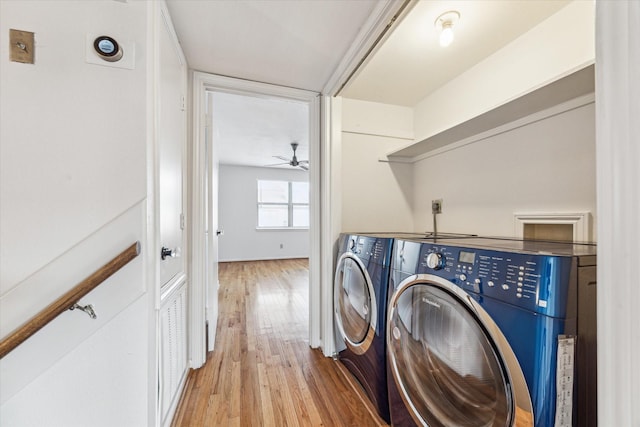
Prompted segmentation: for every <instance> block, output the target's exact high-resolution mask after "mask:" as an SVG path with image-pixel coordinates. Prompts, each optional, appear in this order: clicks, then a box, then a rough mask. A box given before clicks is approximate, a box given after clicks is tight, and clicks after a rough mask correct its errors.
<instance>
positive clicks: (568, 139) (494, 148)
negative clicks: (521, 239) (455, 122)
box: [413, 102, 596, 239]
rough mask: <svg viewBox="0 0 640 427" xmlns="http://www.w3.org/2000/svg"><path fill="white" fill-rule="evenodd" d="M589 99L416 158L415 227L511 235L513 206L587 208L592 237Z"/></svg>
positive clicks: (533, 209)
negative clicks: (434, 209) (437, 208)
mask: <svg viewBox="0 0 640 427" xmlns="http://www.w3.org/2000/svg"><path fill="white" fill-rule="evenodd" d="M595 167H596V166H595V111H594V104H593V102H590V103H588V104H587V105H584V106H582V107H579V108H576V109H573V110H570V111H566V112H564V113H561V114H558V115H555V116H552V117H549V118H546V119H544V120H541V121H538V122H534V123H531V124H529V125H526V126H523V127H520V128H516V129H513V130H510V131H508V132H505V133H501V134H498V135H495V136H492V137H489V138H486V139H481V140H479V141H477V142H475V143H472V144H469V145H466V146H463V147H459V148H455V149H451V150H449V151H446V150H441V152H440V153H439V154H434V155H433V156H432V157H429V158H427V159H424V160H422V161H419V162H417V163H415V170H414V177H413V179H414V183H415V184H414V196H413V198H414V205H415V210H414V215H415V217H414V218H415V226H416V230H420V231H422V230H424V229H427V230H431V229H432V228H433V226H432V223H433V217H432V214H431V200H433V199H443V209H442V214H440V215H438V230H439V231H445V232H462V233H476V234H482V235H493V236H514V235H515V228H514V227H515V222H514V217H513V214H514V213H525V212H533V213H542V212H548V213H550V212H554V213H562V212H565V213H566V212H591V213H592V214H593V215H594V217H593V220H594V221H592V224H591V235H590V236H589V237H590V238H591V239H593V238H595V231H594V228H595V227H594V225H593V223H594V222H595V212H596V195H595V170H596V169H595Z"/></svg>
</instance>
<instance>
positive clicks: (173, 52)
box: [155, 6, 188, 426]
mask: <svg viewBox="0 0 640 427" xmlns="http://www.w3.org/2000/svg"><path fill="white" fill-rule="evenodd" d="M158 21H159V22H158V25H157V53H158V62H157V74H156V76H157V86H156V90H157V106H156V108H157V109H158V110H157V113H156V120H157V121H156V132H157V134H156V137H157V153H156V155H157V173H158V175H157V183H158V187H157V191H156V193H155V194H156V195H157V208H158V216H157V221H158V234H157V238H158V246H160V247H161V248H162V249H160V248H159V247H158V248H156V249H157V253H156V256H157V257H158V258H157V260H158V263H159V284H160V288H161V289H160V290H161V292H160V313H159V314H160V315H159V319H158V320H159V325H158V327H159V331H160V332H159V334H160V338H159V340H160V343H159V344H160V345H159V355H158V364H159V378H158V387H159V388H158V399H159V402H158V409H159V411H160V413H159V420H160V425H162V426H168V425H170V423H171V420H172V418H173V414H174V412H175V410H176V407H177V404H178V401H179V398H180V394H181V391H182V388H183V386H184V383H185V380H186V374H187V371H188V357H187V306H188V305H187V286H188V284H187V275H186V265H185V264H186V263H185V257H184V256H183V254H182V251H183V247H184V244H185V236H184V228H185V227H184V215H183V207H184V194H185V191H184V183H185V179H184V170H185V163H184V159H185V145H186V111H185V92H186V61H185V60H184V56H183V54H182V51H181V50H180V46H179V44H178V41H177V37H176V36H175V33H174V32H173V27H172V25H171V21H170V19H169V15H168V12H167V10H166V8H165V7H164V6H161V7H160V13H159V14H158Z"/></svg>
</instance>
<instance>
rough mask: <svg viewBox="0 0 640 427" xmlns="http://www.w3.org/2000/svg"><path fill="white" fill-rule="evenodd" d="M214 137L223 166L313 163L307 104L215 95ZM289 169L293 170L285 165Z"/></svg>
mask: <svg viewBox="0 0 640 427" xmlns="http://www.w3.org/2000/svg"><path fill="white" fill-rule="evenodd" d="M212 96H213V117H214V120H213V137H214V141H217V142H220V144H218V158H219V159H220V163H221V164H228V165H244V166H267V165H273V164H276V163H282V162H283V161H282V160H280V159H276V158H274V157H273V156H283V157H286V158H289V159H290V158H291V156H292V154H293V151H292V148H291V143H292V142H297V143H299V147H298V149H297V150H296V156H297V158H298V161H300V160H308V159H309V151H308V148H309V120H308V117H309V108H308V106H307V104H306V103H303V102H296V101H291V100H286V99H267V98H259V97H252V96H243V95H236V94H229V93H221V92H215V93H213V95H212ZM280 167H284V168H289V167H291V166H288V165H282V166H280Z"/></svg>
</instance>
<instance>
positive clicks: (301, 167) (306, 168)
mask: <svg viewBox="0 0 640 427" xmlns="http://www.w3.org/2000/svg"><path fill="white" fill-rule="evenodd" d="M298 167H299V168H300V169H304V170H306V171H308V170H309V168H308V167H307V166H305V165H300V164H299V165H298Z"/></svg>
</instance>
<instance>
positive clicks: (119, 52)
mask: <svg viewBox="0 0 640 427" xmlns="http://www.w3.org/2000/svg"><path fill="white" fill-rule="evenodd" d="M0 1H2V0H0ZM135 50H136V49H135V42H133V41H131V40H120V39H118V40H116V38H115V37H113V36H107V35H104V33H102V35H101V34H100V33H97V34H96V33H93V34H87V35H86V49H85V61H86V62H87V63H89V64H95V65H102V66H103V67H114V68H126V69H129V70H133V69H134V68H135V57H136V55H135Z"/></svg>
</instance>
